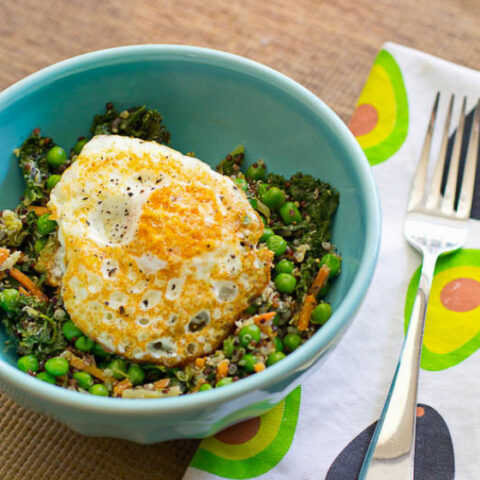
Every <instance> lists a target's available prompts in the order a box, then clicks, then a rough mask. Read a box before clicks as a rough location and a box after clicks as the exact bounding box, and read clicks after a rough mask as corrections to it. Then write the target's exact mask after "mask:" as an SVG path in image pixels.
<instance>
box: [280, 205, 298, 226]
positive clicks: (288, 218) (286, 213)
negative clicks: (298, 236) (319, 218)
mask: <svg viewBox="0 0 480 480" xmlns="http://www.w3.org/2000/svg"><path fill="white" fill-rule="evenodd" d="M278 213H280V216H281V217H282V220H283V221H284V223H285V225H291V224H292V223H293V222H297V223H298V222H301V221H302V215H301V214H300V211H299V210H298V208H297V206H296V205H295V204H294V203H293V202H287V203H284V204H283V205H282V206H281V207H280V210H279V211H278Z"/></svg>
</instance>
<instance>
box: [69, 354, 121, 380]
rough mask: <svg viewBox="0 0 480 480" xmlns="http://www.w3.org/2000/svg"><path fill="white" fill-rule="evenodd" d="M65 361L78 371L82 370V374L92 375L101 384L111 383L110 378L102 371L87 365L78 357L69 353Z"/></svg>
mask: <svg viewBox="0 0 480 480" xmlns="http://www.w3.org/2000/svg"><path fill="white" fill-rule="evenodd" d="M67 359H68V360H69V362H70V365H71V366H72V367H75V368H76V369H78V370H82V371H84V372H87V373H89V374H90V375H93V376H94V377H96V378H98V379H100V380H102V381H103V382H106V381H113V378H112V377H109V376H108V375H106V374H105V372H104V371H103V370H100V369H99V368H97V367H96V366H94V365H87V364H86V363H85V362H84V361H83V360H82V359H81V358H80V357H77V356H75V355H73V354H72V353H70V355H69V356H68V357H67Z"/></svg>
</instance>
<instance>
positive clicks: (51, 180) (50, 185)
mask: <svg viewBox="0 0 480 480" xmlns="http://www.w3.org/2000/svg"><path fill="white" fill-rule="evenodd" d="M61 178H62V176H61V175H50V176H49V177H48V178H47V188H48V189H49V190H51V189H52V188H53V187H54V186H55V185H56V184H57V183H58V182H59V181H60V179H61Z"/></svg>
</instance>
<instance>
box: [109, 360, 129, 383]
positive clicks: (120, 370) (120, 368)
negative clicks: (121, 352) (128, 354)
mask: <svg viewBox="0 0 480 480" xmlns="http://www.w3.org/2000/svg"><path fill="white" fill-rule="evenodd" d="M108 368H109V369H110V370H112V375H113V378H116V379H117V380H122V379H123V378H125V374H126V373H127V364H126V362H125V360H123V359H121V358H116V359H115V360H112V361H111V362H110V363H109V364H108Z"/></svg>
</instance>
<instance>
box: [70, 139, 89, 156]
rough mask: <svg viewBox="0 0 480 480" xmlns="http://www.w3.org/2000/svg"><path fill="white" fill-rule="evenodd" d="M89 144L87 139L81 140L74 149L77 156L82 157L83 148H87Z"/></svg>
mask: <svg viewBox="0 0 480 480" xmlns="http://www.w3.org/2000/svg"><path fill="white" fill-rule="evenodd" d="M87 142H88V140H87V139H86V138H79V139H78V142H77V143H76V144H75V146H74V147H73V151H74V152H75V153H76V154H77V155H80V152H81V151H82V148H83V147H84V146H85V144H86V143H87Z"/></svg>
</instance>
